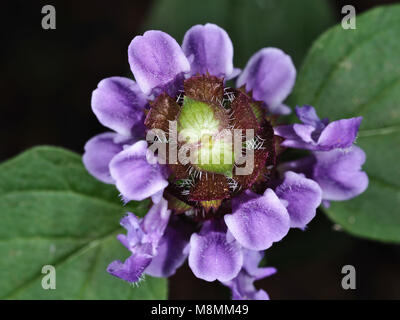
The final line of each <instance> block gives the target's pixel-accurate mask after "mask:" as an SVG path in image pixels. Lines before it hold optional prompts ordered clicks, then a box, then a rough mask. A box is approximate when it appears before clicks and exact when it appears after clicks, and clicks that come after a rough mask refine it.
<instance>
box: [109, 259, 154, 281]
mask: <svg viewBox="0 0 400 320" xmlns="http://www.w3.org/2000/svg"><path fill="white" fill-rule="evenodd" d="M151 259H152V258H151V256H148V255H145V254H132V255H131V256H130V257H129V258H128V259H126V260H125V262H123V263H122V262H121V261H119V260H116V261H113V262H111V263H110V264H109V265H108V267H107V272H108V273H110V274H112V275H113V276H116V277H118V278H121V279H123V280H125V281H128V282H137V281H138V280H139V279H140V277H141V275H142V274H143V271H144V270H145V269H146V268H147V266H148V265H149V264H150V262H151Z"/></svg>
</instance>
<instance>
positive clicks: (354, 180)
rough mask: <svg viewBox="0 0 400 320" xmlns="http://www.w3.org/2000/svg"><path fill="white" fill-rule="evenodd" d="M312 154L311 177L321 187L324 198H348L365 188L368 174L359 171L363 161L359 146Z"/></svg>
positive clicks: (334, 199) (333, 199)
mask: <svg viewBox="0 0 400 320" xmlns="http://www.w3.org/2000/svg"><path fill="white" fill-rule="evenodd" d="M314 156H315V158H316V164H315V165H314V168H313V174H312V179H313V180H315V181H316V182H317V183H318V184H319V186H320V187H321V189H322V198H323V199H324V200H332V201H342V200H348V199H351V198H354V197H356V196H358V195H359V194H361V193H363V192H364V191H365V189H367V187H368V176H367V174H366V173H365V172H363V171H361V166H362V165H363V164H364V162H365V153H364V151H363V150H362V149H361V148H359V147H357V146H352V147H351V148H349V149H345V150H342V149H334V150H331V151H327V152H314Z"/></svg>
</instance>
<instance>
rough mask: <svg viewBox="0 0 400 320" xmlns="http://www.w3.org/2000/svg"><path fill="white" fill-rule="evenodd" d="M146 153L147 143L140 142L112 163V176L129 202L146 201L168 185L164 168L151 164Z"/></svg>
mask: <svg viewBox="0 0 400 320" xmlns="http://www.w3.org/2000/svg"><path fill="white" fill-rule="evenodd" d="M146 153H147V143H146V141H138V142H136V143H135V144H134V145H132V146H130V147H129V148H126V149H124V150H123V151H121V152H120V153H118V154H117V155H116V156H115V157H114V158H113V159H112V161H111V162H110V172H111V176H112V177H113V178H114V180H115V181H116V186H117V188H118V190H119V191H120V192H121V194H122V195H123V197H124V198H125V199H127V200H137V201H140V200H143V199H146V198H148V197H151V196H152V195H155V194H156V193H157V192H159V191H161V190H163V189H164V188H165V187H166V186H167V185H168V181H167V180H166V174H165V170H164V168H163V167H162V166H161V165H159V164H158V163H149V161H148V160H147V157H146Z"/></svg>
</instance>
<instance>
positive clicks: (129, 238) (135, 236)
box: [117, 212, 144, 250]
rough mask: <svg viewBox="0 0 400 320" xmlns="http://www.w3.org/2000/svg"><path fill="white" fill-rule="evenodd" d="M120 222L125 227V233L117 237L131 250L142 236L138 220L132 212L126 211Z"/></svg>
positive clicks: (139, 241) (142, 232)
mask: <svg viewBox="0 0 400 320" xmlns="http://www.w3.org/2000/svg"><path fill="white" fill-rule="evenodd" d="M120 224H121V226H123V227H124V228H125V229H126V231H127V235H124V234H119V235H118V236H117V238H118V240H119V241H120V242H121V243H122V244H123V245H124V246H125V247H126V248H127V249H129V250H132V249H133V247H134V246H136V245H138V244H140V243H141V241H142V239H143V236H144V231H143V229H142V227H141V225H140V220H139V218H138V217H136V216H135V215H134V214H133V213H131V212H128V213H127V215H126V216H125V217H123V218H122V219H121V221H120Z"/></svg>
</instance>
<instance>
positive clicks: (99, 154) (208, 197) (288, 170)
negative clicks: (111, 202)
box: [83, 24, 365, 299]
mask: <svg viewBox="0 0 400 320" xmlns="http://www.w3.org/2000/svg"><path fill="white" fill-rule="evenodd" d="M128 58H129V63H130V66H131V70H132V73H133V75H134V77H135V79H136V82H134V81H133V80H130V79H126V78H121V77H112V78H107V79H104V80H103V81H101V82H100V83H99V85H98V88H97V89H96V90H95V91H94V92H93V95H92V108H93V111H94V113H95V114H96V116H97V117H98V119H99V121H100V122H101V123H102V124H103V125H105V126H107V127H109V128H110V129H111V130H113V131H114V132H108V133H104V134H101V135H98V136H96V137H94V138H92V139H91V140H89V141H88V143H87V144H86V146H85V154H84V157H83V161H84V164H85V166H86V168H87V169H88V171H89V172H90V173H91V174H92V175H94V176H95V177H96V178H98V179H99V180H101V181H103V182H105V183H112V184H115V185H116V187H117V188H118V190H119V191H120V193H121V196H122V198H123V200H124V201H125V202H128V201H130V200H143V199H145V198H151V199H152V201H153V206H152V208H151V209H150V211H149V212H148V213H147V215H146V216H145V217H144V218H142V219H138V218H137V217H136V216H135V215H134V214H132V213H128V215H127V216H126V217H124V218H123V219H122V220H121V224H122V226H123V227H125V228H126V229H127V235H120V236H119V237H118V239H119V240H120V241H121V242H122V244H124V245H125V246H126V247H127V248H128V249H129V250H130V251H131V256H130V257H129V258H128V259H127V260H126V261H125V262H121V261H114V262H112V263H111V264H110V265H109V267H108V272H110V273H111V274H113V275H115V276H117V277H120V278H122V279H124V280H126V281H129V282H136V281H138V280H139V279H140V278H141V276H142V274H144V273H146V274H149V275H153V276H158V277H167V276H170V275H172V274H173V273H174V272H175V270H176V269H177V268H178V267H179V266H180V265H181V264H182V263H183V262H184V261H185V259H186V257H188V262H189V266H190V268H191V269H192V271H193V273H194V274H195V275H196V276H197V277H199V278H201V279H204V280H206V281H214V280H219V281H220V282H222V283H223V284H224V285H226V286H228V287H229V288H231V290H232V294H233V298H235V299H267V298H268V295H267V293H266V292H265V291H263V290H256V288H255V287H254V284H253V282H254V281H256V280H259V279H261V278H263V277H266V276H269V275H271V274H273V273H274V272H275V269H273V268H259V267H258V265H259V263H260V260H261V259H262V257H263V252H262V251H263V250H266V249H268V248H269V247H271V246H272V245H273V243H275V242H277V241H280V240H281V239H282V238H283V237H284V236H285V235H286V234H287V233H288V232H289V230H290V228H301V229H305V227H306V225H307V224H308V223H309V222H310V221H311V220H312V218H313V217H314V216H315V214H316V209H317V207H318V206H319V205H320V203H321V200H322V198H324V199H329V200H338V199H343V198H344V197H343V196H338V195H339V194H340V192H341V191H343V190H344V189H346V188H347V193H346V197H348V196H349V195H355V194H357V193H359V192H360V191H362V188H359V189H357V190H356V192H354V188H355V186H354V185H352V184H351V183H348V182H346V179H345V178H344V177H346V175H347V174H348V173H349V172H352V173H354V177H358V178H360V177H361V175H362V174H361V175H360V173H359V172H358V171H357V170H359V169H360V166H361V164H362V163H363V159H361V158H360V157H359V156H357V155H355V156H341V155H342V154H343V151H341V149H342V148H348V147H349V146H350V145H351V144H352V143H353V141H354V139H355V136H356V133H357V130H358V126H359V124H360V121H361V118H355V119H349V120H339V121H335V122H332V123H330V124H328V122H327V121H326V120H322V121H321V120H319V118H318V117H317V116H316V114H315V111H314V109H312V108H311V107H305V108H301V109H297V110H296V111H297V114H298V116H299V118H300V120H301V121H302V122H303V124H299V125H293V126H282V127H278V128H275V129H274V127H273V126H274V120H273V119H274V118H275V116H276V115H278V114H285V113H288V111H290V109H289V108H288V107H287V106H286V105H284V104H283V102H284V100H285V98H286V97H287V96H288V95H289V93H290V91H291V89H292V87H293V84H294V80H295V76H296V70H295V68H294V66H293V63H292V60H291V59H290V57H289V56H288V55H286V54H285V53H283V52H282V51H281V50H279V49H276V48H264V49H261V50H260V51H259V52H257V53H256V54H255V55H254V56H253V57H251V58H250V60H249V62H248V64H247V65H246V67H245V69H244V70H243V72H241V73H240V70H239V69H237V68H235V67H234V66H233V60H232V59H233V45H232V42H231V40H230V38H229V36H228V34H227V33H226V31H225V30H223V29H221V28H220V27H218V26H216V25H213V24H206V25H204V26H203V25H196V26H194V27H192V28H191V29H189V30H188V32H187V33H186V35H185V36H184V39H183V44H182V47H180V46H179V44H178V43H177V42H176V41H175V40H174V39H173V38H172V37H170V36H169V35H168V34H166V33H164V32H161V31H154V30H153V31H148V32H146V33H145V34H144V35H143V36H137V37H135V38H134V39H133V40H132V42H131V44H130V45H129V49H128ZM238 75H239V77H238V80H237V83H236V85H237V88H231V87H228V86H227V84H226V80H228V79H232V78H234V77H236V76H238ZM274 130H275V132H274ZM145 136H146V140H147V141H145V140H143V139H144V137H145ZM282 146H285V147H296V148H304V149H309V150H318V152H320V153H314V154H313V155H311V156H310V158H307V159H306V160H303V161H306V162H307V166H302V165H300V163H299V162H298V163H295V162H291V163H287V164H281V165H280V166H279V170H277V161H278V160H279V155H280V153H281V152H282V151H283V150H284V148H282ZM337 148H339V149H337ZM328 150H330V151H328ZM337 150H340V151H337ZM354 150H356V149H354ZM350 152H351V151H350ZM353 152H356V153H357V151H353ZM357 154H358V155H359V153H357ZM333 159H339V160H338V162H337V163H339V164H337V165H336V167H334V165H333V163H332V161H334V160H333ZM340 163H341V164H342V165H340ZM356 163H357V164H356ZM310 165H313V167H310ZM355 167H357V170H356V171H357V172H353V168H355ZM310 170H311V171H312V174H310V172H311V171H310ZM360 179H365V177H364V178H360ZM338 182H340V183H341V184H339V185H340V187H339V189H340V190H339V192H338V191H337V190H335V187H336V186H337V185H338ZM332 195H334V196H332Z"/></svg>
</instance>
